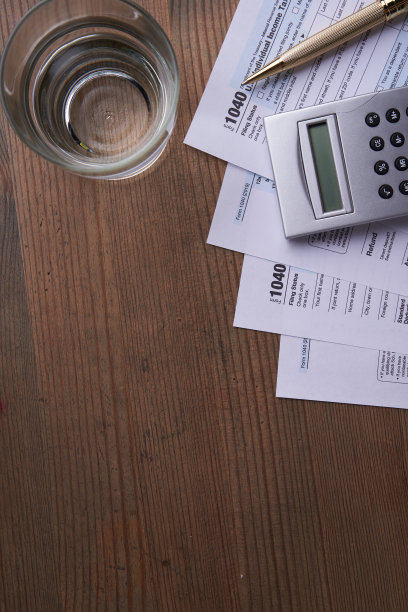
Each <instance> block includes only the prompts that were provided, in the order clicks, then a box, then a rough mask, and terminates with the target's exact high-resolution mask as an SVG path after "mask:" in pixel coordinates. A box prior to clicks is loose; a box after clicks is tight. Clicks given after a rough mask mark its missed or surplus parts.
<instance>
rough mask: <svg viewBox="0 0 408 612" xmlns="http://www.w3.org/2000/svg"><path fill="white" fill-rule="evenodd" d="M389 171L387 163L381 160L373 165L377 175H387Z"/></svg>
mask: <svg viewBox="0 0 408 612" xmlns="http://www.w3.org/2000/svg"><path fill="white" fill-rule="evenodd" d="M389 169H390V167H389V165H388V164H387V162H386V161H383V160H382V159H380V160H379V161H378V162H376V163H375V164H374V170H375V172H376V173H377V174H387V172H388V170H389Z"/></svg>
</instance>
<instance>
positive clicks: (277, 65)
mask: <svg viewBox="0 0 408 612" xmlns="http://www.w3.org/2000/svg"><path fill="white" fill-rule="evenodd" d="M284 68H285V62H284V61H283V60H282V59H281V56H280V55H278V57H277V58H275V59H274V60H273V61H272V62H271V63H270V64H267V65H266V66H264V67H263V68H261V69H260V70H257V71H256V72H254V73H253V74H251V75H249V77H247V78H246V79H245V81H244V82H243V83H242V85H250V84H252V83H256V81H260V80H261V79H266V78H267V77H269V76H272V75H274V74H278V73H279V72H282V70H283V69H284Z"/></svg>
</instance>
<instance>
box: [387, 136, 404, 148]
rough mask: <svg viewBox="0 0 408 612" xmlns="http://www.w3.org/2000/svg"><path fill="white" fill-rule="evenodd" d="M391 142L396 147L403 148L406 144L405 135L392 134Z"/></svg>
mask: <svg viewBox="0 0 408 612" xmlns="http://www.w3.org/2000/svg"><path fill="white" fill-rule="evenodd" d="M390 142H391V144H392V145H394V147H402V145H403V144H404V142H405V138H404V135H403V134H401V132H394V134H391V138H390Z"/></svg>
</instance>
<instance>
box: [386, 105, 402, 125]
mask: <svg viewBox="0 0 408 612" xmlns="http://www.w3.org/2000/svg"><path fill="white" fill-rule="evenodd" d="M400 117H401V114H400V112H399V110H398V109H397V108H389V109H388V110H387V112H386V113H385V118H386V119H387V121H389V122H390V123H397V121H399V120H400Z"/></svg>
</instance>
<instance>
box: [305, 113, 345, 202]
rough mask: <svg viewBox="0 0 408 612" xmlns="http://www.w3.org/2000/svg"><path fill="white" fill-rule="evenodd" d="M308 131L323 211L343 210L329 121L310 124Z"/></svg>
mask: <svg viewBox="0 0 408 612" xmlns="http://www.w3.org/2000/svg"><path fill="white" fill-rule="evenodd" d="M308 132H309V140H310V146H311V149H312V155H313V161H314V165H315V170H316V176H317V181H318V184H319V191H320V196H321V199H322V206H323V212H326V213H328V212H333V211H336V210H341V209H342V208H343V201H342V198H341V193H340V186H339V181H338V178H337V172H336V166H335V162H334V156H333V149H332V146H331V142H330V134H329V129H328V126H327V122H326V121H322V122H321V123H313V124H311V125H309V126H308Z"/></svg>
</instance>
